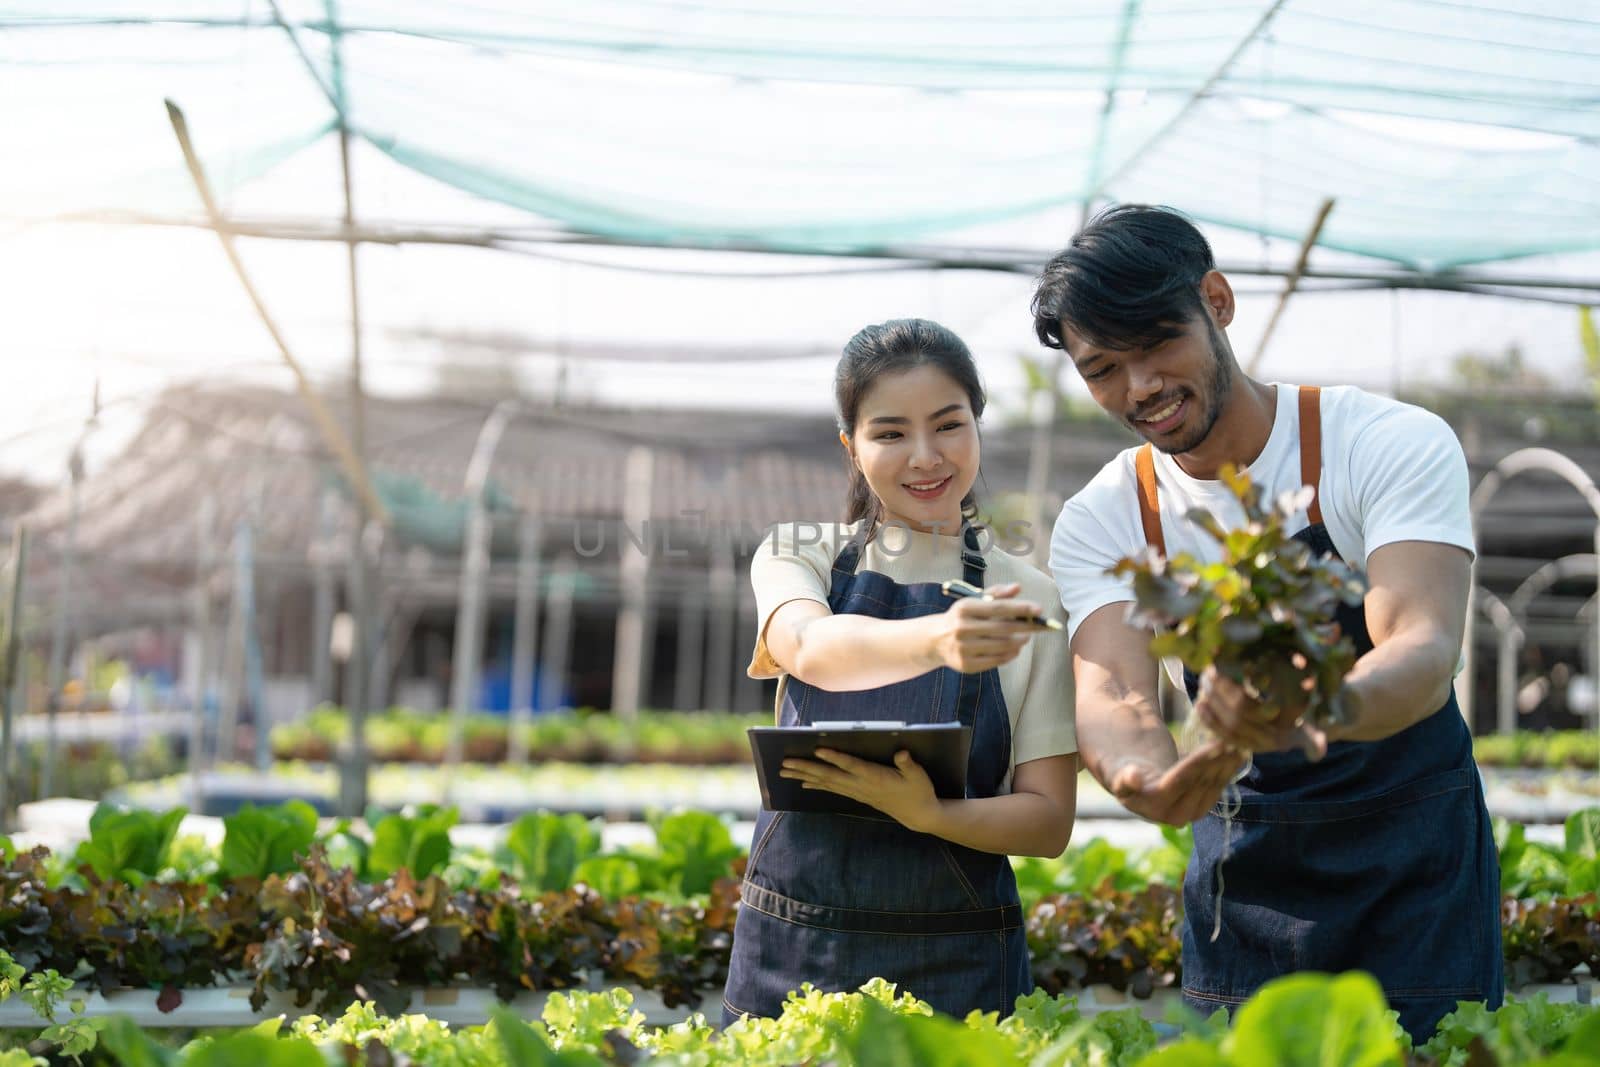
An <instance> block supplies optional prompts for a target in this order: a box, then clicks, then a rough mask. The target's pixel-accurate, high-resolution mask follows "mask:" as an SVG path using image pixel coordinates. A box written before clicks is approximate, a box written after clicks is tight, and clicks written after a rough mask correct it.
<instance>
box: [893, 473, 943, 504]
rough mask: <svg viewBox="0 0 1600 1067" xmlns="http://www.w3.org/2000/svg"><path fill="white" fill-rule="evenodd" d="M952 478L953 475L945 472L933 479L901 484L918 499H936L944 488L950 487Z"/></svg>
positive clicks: (941, 494)
mask: <svg viewBox="0 0 1600 1067" xmlns="http://www.w3.org/2000/svg"><path fill="white" fill-rule="evenodd" d="M954 479H955V475H953V474H947V475H945V476H944V477H943V478H939V479H937V480H933V481H920V482H902V483H901V485H902V486H904V488H905V491H906V492H908V493H910V494H911V495H912V496H914V497H916V498H917V499H918V500H938V499H939V498H940V497H941V496H943V495H944V493H945V490H947V489H949V488H950V483H951V482H952V481H953V480H954Z"/></svg>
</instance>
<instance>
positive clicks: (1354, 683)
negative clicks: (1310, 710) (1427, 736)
mask: <svg viewBox="0 0 1600 1067" xmlns="http://www.w3.org/2000/svg"><path fill="white" fill-rule="evenodd" d="M1471 581H1472V557H1471V556H1470V555H1468V554H1467V552H1466V551H1465V550H1464V549H1461V548H1457V547H1456V546H1454V545H1445V544H1438V543H1435V542H1431V541H1399V542H1396V543H1394V544H1390V545H1384V546H1383V547H1382V548H1380V549H1378V550H1377V551H1376V552H1374V553H1372V555H1371V556H1370V557H1368V559H1367V598H1366V602H1365V606H1366V615H1367V631H1368V633H1369V634H1370V635H1371V637H1372V644H1373V648H1372V651H1371V652H1368V653H1367V654H1366V655H1365V656H1362V657H1361V658H1360V659H1359V660H1357V661H1356V665H1355V668H1354V669H1353V670H1351V672H1350V674H1349V676H1348V677H1347V678H1346V679H1345V685H1346V687H1347V689H1348V692H1349V696H1350V698H1351V704H1352V710H1353V711H1354V712H1355V722H1354V723H1352V724H1351V725H1349V726H1344V727H1338V728H1336V729H1334V730H1330V731H1329V732H1328V736H1329V738H1330V739H1333V740H1343V741H1376V740H1379V739H1380V738H1384V737H1389V736H1391V735H1393V734H1397V733H1399V732H1400V731H1401V730H1404V729H1405V728H1406V727H1408V726H1411V725H1412V724H1414V723H1417V722H1421V721H1422V720H1423V719H1425V718H1427V717H1428V716H1429V715H1432V714H1433V713H1434V712H1435V711H1437V710H1438V709H1439V707H1440V706H1441V705H1442V704H1443V703H1444V702H1445V700H1446V699H1447V698H1448V697H1449V695H1450V685H1451V681H1452V678H1453V677H1454V674H1455V668H1456V663H1457V661H1458V660H1459V658H1460V656H1461V640H1462V634H1463V633H1464V632H1465V627H1466V617H1467V588H1468V585H1469V583H1470V582H1471Z"/></svg>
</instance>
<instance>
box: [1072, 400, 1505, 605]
mask: <svg viewBox="0 0 1600 1067" xmlns="http://www.w3.org/2000/svg"><path fill="white" fill-rule="evenodd" d="M1276 389H1277V404H1278V408H1277V413H1276V415H1275V416H1274V418H1273V422H1272V433H1271V435H1270V436H1269V437H1268V438H1267V444H1266V447H1265V448H1263V449H1262V450H1261V455H1260V456H1258V457H1257V458H1256V460H1255V462H1254V463H1252V464H1250V466H1249V467H1247V468H1246V471H1247V472H1248V473H1249V475H1250V478H1251V480H1252V481H1253V482H1255V484H1256V485H1258V486H1260V487H1261V489H1262V492H1263V496H1264V499H1265V500H1268V501H1270V500H1273V499H1275V498H1276V497H1277V496H1278V495H1279V494H1280V493H1285V492H1290V491H1293V490H1295V489H1298V488H1299V487H1300V484H1301V482H1300V410H1299V398H1298V389H1297V388H1296V387H1295V386H1292V385H1282V384H1278V385H1276ZM1137 452H1138V448H1137V447H1135V448H1130V449H1128V450H1126V451H1124V452H1122V453H1121V454H1119V455H1118V456H1117V457H1116V458H1115V459H1113V460H1112V461H1111V462H1110V463H1108V464H1106V465H1105V466H1104V467H1102V468H1101V469H1100V473H1099V474H1097V475H1095V476H1094V478H1093V480H1091V481H1090V482H1089V484H1088V485H1086V486H1084V487H1083V489H1082V490H1080V491H1079V492H1078V493H1077V494H1076V495H1075V496H1073V498H1072V499H1071V500H1069V501H1067V502H1066V504H1065V505H1064V506H1063V507H1062V509H1061V515H1060V517H1059V518H1057V519H1056V525H1055V530H1054V532H1053V534H1052V535H1051V538H1050V570H1051V572H1052V574H1053V575H1054V576H1055V581H1056V588H1057V590H1058V591H1059V592H1060V596H1061V603H1062V606H1063V607H1064V608H1065V609H1066V611H1067V627H1068V633H1069V635H1071V636H1075V635H1076V634H1077V629H1078V625H1079V624H1080V623H1082V622H1083V620H1084V619H1087V618H1088V617H1089V616H1090V615H1092V614H1093V613H1094V612H1095V610H1096V609H1098V608H1102V607H1104V606H1105V605H1107V604H1115V603H1119V602H1123V601H1131V600H1132V599H1133V593H1132V589H1131V587H1130V585H1129V584H1128V583H1127V582H1126V581H1125V580H1124V579H1121V578H1116V577H1113V576H1111V575H1108V574H1106V573H1105V572H1106V570H1107V568H1109V567H1111V566H1113V565H1114V564H1115V563H1116V562H1117V561H1118V560H1119V559H1121V558H1123V557H1125V556H1129V555H1132V554H1134V553H1136V552H1138V551H1140V550H1141V549H1143V548H1144V546H1145V536H1144V527H1143V525H1142V524H1141V522H1140V519H1139V494H1138V476H1137V475H1136V474H1135V472H1134V457H1135V455H1136V454H1137ZM1155 469H1156V487H1157V498H1158V500H1159V501H1160V506H1161V529H1162V534H1163V535H1164V537H1165V538H1166V543H1167V554H1168V555H1170V556H1176V555H1178V554H1179V553H1180V552H1188V553H1191V554H1192V555H1194V556H1195V557H1196V558H1197V559H1201V560H1205V561H1208V562H1215V561H1217V560H1218V559H1220V558H1221V555H1222V553H1221V549H1220V546H1218V544H1217V543H1216V542H1215V541H1213V540H1212V539H1211V538H1210V537H1209V536H1207V535H1206V533H1205V532H1204V531H1202V530H1201V529H1200V528H1199V527H1198V526H1196V525H1194V524H1193V523H1191V522H1189V521H1188V519H1186V518H1185V517H1184V516H1185V515H1186V514H1187V513H1188V512H1189V511H1190V510H1192V509H1194V508H1205V509H1206V510H1207V511H1210V512H1211V513H1212V514H1213V515H1215V516H1216V517H1217V519H1218V520H1219V521H1220V522H1221V523H1222V525H1223V527H1224V528H1225V529H1233V528H1235V527H1237V526H1239V525H1241V524H1242V523H1243V521H1244V512H1243V509H1242V508H1241V507H1240V506H1239V502H1238V500H1236V499H1235V498H1234V496H1233V494H1232V493H1231V492H1229V491H1228V489H1227V487H1226V486H1224V485H1223V484H1222V483H1221V482H1217V481H1201V480H1199V479H1196V478H1191V477H1189V475H1187V474H1185V473H1184V472H1183V469H1182V468H1181V467H1179V466H1178V463H1177V461H1176V460H1174V459H1173V458H1172V457H1171V456H1169V455H1166V454H1165V453H1163V452H1161V451H1159V450H1158V451H1156V453H1155ZM1318 495H1319V498H1320V501H1321V504H1322V519H1323V522H1324V523H1325V524H1326V526H1327V528H1328V534H1329V536H1330V537H1331V538H1332V539H1333V545H1334V548H1335V549H1336V550H1337V551H1338V553H1339V556H1340V557H1341V558H1342V559H1344V560H1345V562H1347V563H1349V564H1350V565H1351V566H1354V567H1358V568H1363V569H1364V568H1365V567H1366V563H1367V558H1368V557H1369V556H1371V555H1372V553H1373V552H1374V551H1375V550H1377V549H1379V548H1381V547H1383V546H1384V545H1388V544H1393V543H1395V542H1397V541H1433V542H1437V543H1440V544H1446V545H1456V546H1459V547H1461V548H1464V549H1466V550H1467V551H1468V552H1472V551H1473V550H1474V549H1473V541H1472V515H1471V511H1470V510H1469V507H1468V498H1469V486H1468V481H1467V460H1466V456H1465V455H1464V454H1463V453H1462V451H1461V444H1460V442H1458V441H1457V440H1456V436H1455V432H1454V431H1452V430H1451V429H1450V426H1449V424H1448V423H1446V422H1445V421H1444V420H1443V419H1441V418H1439V416H1437V415H1435V414H1433V413H1432V412H1430V411H1425V410H1423V409H1422V408H1419V407H1414V406H1412V405H1410V404H1404V403H1401V402H1400V401H1398V400H1391V399H1389V398H1387V397H1381V396H1374V395H1372V394H1371V393H1366V392H1362V391H1361V390H1360V389H1356V388H1353V387H1350V386H1339V387H1335V388H1326V389H1323V390H1322V475H1321V479H1320V483H1319V485H1318ZM1305 525H1307V520H1306V517H1305V513H1304V512H1301V513H1300V514H1299V516H1297V517H1296V518H1295V519H1294V520H1292V521H1291V523H1290V526H1289V528H1290V529H1291V530H1298V529H1300V528H1302V527H1304V526H1305Z"/></svg>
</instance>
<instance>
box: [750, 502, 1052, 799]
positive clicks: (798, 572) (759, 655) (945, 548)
mask: <svg viewBox="0 0 1600 1067" xmlns="http://www.w3.org/2000/svg"><path fill="white" fill-rule="evenodd" d="M858 526H859V523H858V524H855V525H849V526H847V525H844V524H843V523H832V522H785V523H779V524H778V525H777V526H775V527H773V529H772V531H771V532H770V533H768V535H767V538H766V540H765V541H763V542H762V543H761V547H760V548H759V549H757V550H756V555H755V559H753V560H752V561H751V563H750V583H751V585H752V586H753V587H754V589H755V594H756V646H755V652H754V654H753V655H752V656H751V659H750V667H749V670H748V673H749V675H750V677H752V678H777V679H779V681H778V699H777V704H776V706H777V707H779V708H781V707H782V706H783V691H784V687H785V686H787V685H788V680H789V676H788V675H787V674H785V673H784V671H783V668H782V667H780V666H778V664H777V663H776V662H775V661H774V660H773V659H772V656H771V654H770V653H769V652H768V651H767V643H766V634H767V623H768V622H769V621H771V619H772V613H773V612H775V611H777V610H778V608H780V607H782V606H783V605H784V604H787V603H788V602H789V601H791V600H815V601H816V602H817V603H819V604H827V602H828V591H829V589H830V588H831V586H832V582H833V577H832V575H833V561H834V558H835V557H837V556H838V554H839V550H840V548H842V547H843V546H844V544H845V543H846V542H847V541H848V540H849V539H850V537H851V535H852V534H854V533H855V531H856V529H857V527H858ZM979 536H980V542H979V543H980V546H981V547H982V548H983V549H984V553H983V554H984V559H985V562H987V563H988V568H987V570H986V571H985V575H984V584H985V585H1004V584H1006V583H1008V582H1018V583H1021V585H1022V592H1021V594H1020V596H1021V597H1022V598H1023V599H1025V600H1031V601H1033V602H1034V603H1036V604H1038V605H1039V606H1040V607H1042V608H1043V609H1044V610H1045V612H1046V614H1048V615H1050V616H1051V617H1053V618H1057V619H1060V618H1061V617H1062V613H1061V609H1060V608H1059V607H1058V606H1057V603H1056V596H1055V589H1054V587H1053V586H1052V585H1051V582H1050V577H1049V575H1047V574H1045V573H1044V572H1043V571H1041V570H1039V569H1038V568H1037V567H1034V566H1033V565H1032V564H1030V563H1028V562H1027V561H1026V560H1025V559H1021V558H1019V557H1017V556H1013V555H1010V554H1009V553H1007V552H1006V551H1005V550H1004V549H1005V542H1004V541H1001V542H997V543H994V544H990V541H989V538H988V537H987V536H986V535H985V534H983V533H981V532H980V535H979ZM864 571H876V572H878V573H879V574H883V575H886V576H888V577H889V578H892V579H894V580H895V581H897V582H900V583H902V584H909V583H912V582H942V581H946V580H948V579H951V578H960V577H961V576H962V567H961V538H960V537H959V536H951V535H944V534H931V533H918V532H915V531H912V530H909V529H907V528H905V527H903V526H885V527H884V528H883V529H882V530H880V531H879V532H878V534H877V536H875V537H874V538H873V539H872V540H871V541H870V542H868V544H867V546H866V548H865V549H864V550H863V551H862V553H861V563H860V565H859V566H858V567H857V568H856V573H858V574H859V573H862V572H864ZM1064 637H1065V635H1063V634H1061V633H1059V632H1057V633H1050V632H1046V631H1040V632H1039V633H1038V634H1037V635H1035V636H1034V638H1033V640H1031V641H1029V642H1028V643H1027V644H1026V645H1024V646H1023V647H1022V651H1021V652H1020V653H1018V655H1017V658H1016V659H1014V660H1012V661H1011V662H1010V663H1006V664H1004V665H1002V666H1000V667H999V668H997V671H998V673H999V677H1000V692H1001V694H1002V695H1003V696H1004V697H1005V703H1006V711H1007V713H1008V715H1009V717H1010V719H1011V764H1010V767H1009V768H1008V769H1007V771H1006V777H1005V782H1004V783H1003V785H1002V787H1001V789H1002V791H1009V790H1010V788H1011V771H1012V770H1014V769H1015V768H1016V766H1017V764H1019V763H1027V762H1028V761H1029V760H1036V759H1043V758H1045V757H1046V756H1064V755H1068V754H1070V753H1073V752H1076V751H1077V750H1078V741H1077V731H1076V728H1075V726H1074V723H1073V718H1072V709H1073V706H1074V705H1073V690H1072V664H1071V656H1069V655H1068V654H1067V643H1066V641H1065V640H1064Z"/></svg>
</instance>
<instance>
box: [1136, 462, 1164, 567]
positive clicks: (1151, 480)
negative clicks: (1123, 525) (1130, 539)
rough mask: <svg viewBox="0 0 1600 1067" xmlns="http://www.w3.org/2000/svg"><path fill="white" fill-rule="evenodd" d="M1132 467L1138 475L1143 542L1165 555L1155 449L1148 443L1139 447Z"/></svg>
mask: <svg viewBox="0 0 1600 1067" xmlns="http://www.w3.org/2000/svg"><path fill="white" fill-rule="evenodd" d="M1133 469H1134V471H1135V473H1137V474H1138V476H1139V521H1140V522H1141V523H1143V524H1144V540H1145V544H1147V545H1149V546H1150V547H1152V548H1154V549H1155V550H1156V551H1157V552H1159V553H1161V554H1162V555H1163V556H1165V555H1166V554H1167V539H1166V537H1164V536H1163V535H1162V533H1161V508H1160V506H1159V505H1158V504H1157V503H1156V458H1155V449H1153V448H1151V447H1150V446H1149V445H1148V444H1147V445H1145V446H1144V447H1143V448H1141V449H1139V451H1138V453H1137V454H1136V455H1135V456H1134V458H1133Z"/></svg>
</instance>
